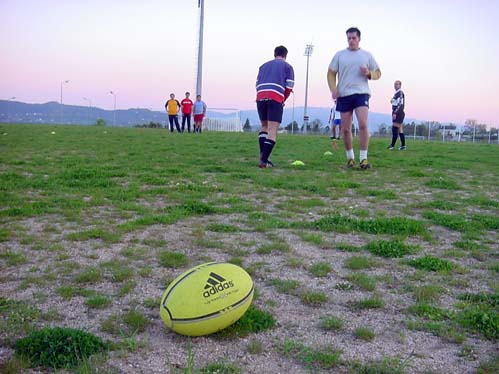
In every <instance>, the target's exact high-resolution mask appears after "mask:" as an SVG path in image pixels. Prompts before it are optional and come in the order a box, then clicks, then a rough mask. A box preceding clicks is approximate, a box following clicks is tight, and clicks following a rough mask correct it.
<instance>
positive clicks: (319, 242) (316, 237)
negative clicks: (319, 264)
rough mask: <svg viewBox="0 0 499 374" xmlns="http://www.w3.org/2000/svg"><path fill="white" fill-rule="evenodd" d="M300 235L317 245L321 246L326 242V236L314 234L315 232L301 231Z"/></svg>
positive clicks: (306, 240) (304, 239)
mask: <svg viewBox="0 0 499 374" xmlns="http://www.w3.org/2000/svg"><path fill="white" fill-rule="evenodd" d="M298 236H299V237H300V239H301V240H303V241H304V242H307V243H311V244H315V245H317V246H320V245H322V244H323V243H324V238H323V237H322V235H320V234H314V233H309V232H299V233H298Z"/></svg>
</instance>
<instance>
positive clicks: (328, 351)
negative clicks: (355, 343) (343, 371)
mask: <svg viewBox="0 0 499 374" xmlns="http://www.w3.org/2000/svg"><path fill="white" fill-rule="evenodd" d="M279 351H280V352H281V353H282V354H283V355H284V356H286V357H294V358H296V359H297V360H298V361H300V362H302V363H303V364H304V365H305V366H306V367H307V368H309V369H325V370H328V369H329V370H331V369H332V368H334V367H335V366H337V365H338V364H339V363H340V356H341V351H340V350H335V349H333V348H332V347H327V348H324V349H316V348H311V347H307V346H305V345H303V344H301V343H297V342H295V341H293V340H285V341H284V343H282V345H281V346H280V347H279Z"/></svg>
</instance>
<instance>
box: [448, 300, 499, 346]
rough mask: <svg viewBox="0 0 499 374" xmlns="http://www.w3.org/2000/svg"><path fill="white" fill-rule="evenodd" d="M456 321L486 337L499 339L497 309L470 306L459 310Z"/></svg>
mask: <svg viewBox="0 0 499 374" xmlns="http://www.w3.org/2000/svg"><path fill="white" fill-rule="evenodd" d="M456 321H457V322H458V323H459V324H460V325H461V326H463V327H465V328H467V329H469V330H472V331H477V332H479V333H481V334H482V335H483V336H485V337H486V338H487V339H491V340H498V339H499V313H498V312H497V309H496V310H493V309H492V308H488V307H483V306H472V307H470V308H466V309H465V310H463V311H461V312H459V313H458V314H457V316H456Z"/></svg>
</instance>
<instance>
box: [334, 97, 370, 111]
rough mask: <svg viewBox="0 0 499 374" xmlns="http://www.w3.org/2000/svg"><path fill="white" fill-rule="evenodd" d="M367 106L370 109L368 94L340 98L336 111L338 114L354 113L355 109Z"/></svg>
mask: <svg viewBox="0 0 499 374" xmlns="http://www.w3.org/2000/svg"><path fill="white" fill-rule="evenodd" d="M361 106H366V107H368V108H369V95H368V94H353V95H348V96H343V97H338V99H337V100H336V110H337V111H338V112H340V113H341V112H352V111H353V110H354V109H355V108H358V107H361Z"/></svg>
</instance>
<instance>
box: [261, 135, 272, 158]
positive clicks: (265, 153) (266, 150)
mask: <svg viewBox="0 0 499 374" xmlns="http://www.w3.org/2000/svg"><path fill="white" fill-rule="evenodd" d="M274 145H275V141H273V140H270V139H265V142H264V143H263V150H262V159H261V161H262V162H263V163H267V162H268V161H269V157H270V154H271V153H272V149H273V148H274Z"/></svg>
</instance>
